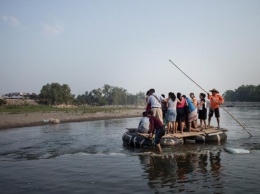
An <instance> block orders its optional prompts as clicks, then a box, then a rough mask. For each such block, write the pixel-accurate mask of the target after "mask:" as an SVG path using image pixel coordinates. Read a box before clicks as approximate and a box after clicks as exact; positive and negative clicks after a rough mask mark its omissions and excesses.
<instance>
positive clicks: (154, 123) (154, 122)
mask: <svg viewBox="0 0 260 194" xmlns="http://www.w3.org/2000/svg"><path fill="white" fill-rule="evenodd" d="M147 117H148V118H149V122H150V130H149V137H150V138H152V137H153V134H154V133H155V138H154V144H155V146H156V148H157V149H158V150H159V152H160V153H162V148H161V144H160V140H161V138H162V136H164V135H165V128H164V125H163V123H162V121H161V120H160V119H158V118H157V117H155V116H153V111H152V110H150V111H148V112H147Z"/></svg>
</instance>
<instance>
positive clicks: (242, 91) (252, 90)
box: [224, 85, 260, 102]
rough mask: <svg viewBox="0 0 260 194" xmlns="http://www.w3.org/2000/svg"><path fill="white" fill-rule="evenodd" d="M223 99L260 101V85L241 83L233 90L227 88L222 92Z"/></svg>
mask: <svg viewBox="0 0 260 194" xmlns="http://www.w3.org/2000/svg"><path fill="white" fill-rule="evenodd" d="M224 97H225V101H231V102H235V101H240V102H260V85H258V86H254V85H246V86H245V85H242V86H240V87H238V88H237V89H235V91H233V90H227V91H226V92H225V93H224Z"/></svg>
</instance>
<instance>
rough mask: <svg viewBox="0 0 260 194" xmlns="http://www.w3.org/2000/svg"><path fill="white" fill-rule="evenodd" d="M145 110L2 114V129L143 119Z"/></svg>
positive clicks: (0, 115) (0, 119)
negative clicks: (54, 123)
mask: <svg viewBox="0 0 260 194" xmlns="http://www.w3.org/2000/svg"><path fill="white" fill-rule="evenodd" d="M142 112H143V109H133V110H124V111H117V112H113V113H104V112H98V113H73V112H49V113H45V112H44V113H41V112H35V113H27V114H8V113H2V114H0V129H9V128H17V127H29V126H39V125H49V124H52V123H51V122H50V120H52V119H58V120H59V121H60V123H68V122H82V121H93V120H106V119H115V118H131V117H141V115H142Z"/></svg>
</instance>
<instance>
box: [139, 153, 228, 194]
mask: <svg viewBox="0 0 260 194" xmlns="http://www.w3.org/2000/svg"><path fill="white" fill-rule="evenodd" d="M220 155H221V151H217V152H206V153H186V154H174V155H164V156H163V157H160V156H149V155H140V156H139V159H140V162H141V164H143V165H144V171H145V172H146V173H147V177H148V185H149V187H150V188H153V189H155V190H160V191H161V190H162V188H164V189H163V191H167V192H169V191H171V192H196V191H197V189H199V190H201V189H203V188H211V189H214V188H215V189H216V190H218V192H219V191H220V190H221V189H223V182H224V177H223V174H222V165H221V157H220Z"/></svg>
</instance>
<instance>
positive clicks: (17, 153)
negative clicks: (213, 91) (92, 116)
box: [0, 107, 260, 194]
mask: <svg viewBox="0 0 260 194" xmlns="http://www.w3.org/2000/svg"><path fill="white" fill-rule="evenodd" d="M226 109H227V110H228V111H229V112H230V113H231V114H232V115H234V116H235V117H236V118H237V119H238V120H239V121H240V122H241V123H242V124H243V125H244V126H245V128H246V129H247V130H248V131H250V133H251V134H252V135H253V137H249V134H248V133H247V132H246V131H245V130H244V129H243V128H242V127H241V126H240V125H239V124H238V123H237V122H236V121H235V120H234V119H232V118H231V117H230V116H229V115H228V114H227V113H226V112H225V111H224V110H221V127H224V128H227V129H228V130H229V131H228V132H227V135H228V139H227V141H226V142H223V143H220V144H184V145H179V146H176V147H171V148H169V147H168V148H163V156H158V155H154V154H150V152H153V151H154V149H134V148H129V147H126V146H124V145H123V142H122V135H123V133H124V132H125V131H126V129H125V128H127V127H128V128H133V127H136V126H137V124H138V122H139V119H140V118H128V119H112V120H102V121H88V122H79V123H64V124H59V125H45V126H37V127H26V128H16V129H8V130H1V131H0V188H1V193H2V194H7V193H26V194H31V193H65V194H66V193H207V194H209V193H236V194H238V193H259V192H260V191H259V190H260V184H259V181H260V173H259V169H260V162H259V160H260V134H259V133H260V108H259V107H227V108H226ZM212 124H216V122H215V118H213V123H212ZM224 147H231V148H239V149H246V150H250V153H249V154H230V153H227V152H225V151H224V149H223V148H224Z"/></svg>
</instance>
